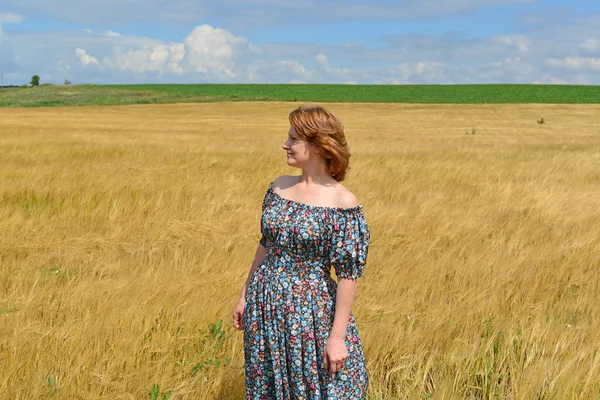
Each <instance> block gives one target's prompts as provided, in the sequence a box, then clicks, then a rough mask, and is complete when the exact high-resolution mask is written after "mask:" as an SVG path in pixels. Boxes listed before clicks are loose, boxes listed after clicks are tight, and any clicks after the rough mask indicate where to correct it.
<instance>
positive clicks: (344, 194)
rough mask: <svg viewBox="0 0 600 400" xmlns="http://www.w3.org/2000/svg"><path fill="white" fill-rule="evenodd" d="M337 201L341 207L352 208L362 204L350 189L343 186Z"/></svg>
mask: <svg viewBox="0 0 600 400" xmlns="http://www.w3.org/2000/svg"><path fill="white" fill-rule="evenodd" d="M337 202H338V204H339V205H340V207H344V208H352V207H356V206H359V205H360V202H359V201H358V199H357V198H356V196H355V195H354V193H352V192H351V191H350V190H348V189H346V188H345V187H343V186H342V187H341V188H340V189H339V191H338V195H337Z"/></svg>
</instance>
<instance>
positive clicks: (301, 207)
mask: <svg viewBox="0 0 600 400" xmlns="http://www.w3.org/2000/svg"><path fill="white" fill-rule="evenodd" d="M261 234H262V237H261V239H260V243H261V244H262V245H263V246H264V247H265V248H266V249H267V253H266V256H265V259H264V261H263V262H261V264H260V265H259V266H258V268H257V269H256V271H255V272H254V274H253V275H252V277H251V280H250V282H249V285H248V288H247V291H246V306H245V310H244V357H245V378H246V398H247V399H252V400H267V399H268V400H283V399H297V400H316V399H323V400H324V399H329V400H334V399H335V400H341V399H364V398H366V394H367V387H368V375H367V369H366V364H365V359H364V355H363V348H362V343H361V340H360V335H359V333H358V329H357V325H356V321H355V319H354V314H353V313H352V312H350V318H349V321H348V329H347V331H346V337H345V343H346V348H347V349H348V360H347V361H346V364H345V365H344V367H343V369H342V370H341V371H339V372H337V373H334V374H331V373H329V372H328V371H327V370H326V368H325V364H324V361H323V351H324V350H325V345H326V344H327V339H328V338H329V333H330V332H331V328H332V326H333V319H334V316H335V300H336V289H337V284H336V282H335V280H334V279H333V278H332V277H331V272H330V271H331V267H333V268H334V270H335V273H336V276H337V277H338V279H339V278H346V279H357V278H359V277H363V276H364V268H365V266H366V261H367V254H368V249H369V244H370V231H369V227H368V225H367V222H366V219H365V216H364V213H363V208H362V205H358V206H356V207H351V208H342V207H321V206H311V205H308V204H304V203H300V202H296V201H293V200H289V199H285V198H283V197H281V196H280V195H278V194H277V193H275V191H274V190H273V182H271V183H270V184H269V188H268V190H267V192H266V194H265V197H264V200H263V204H262V217H261Z"/></svg>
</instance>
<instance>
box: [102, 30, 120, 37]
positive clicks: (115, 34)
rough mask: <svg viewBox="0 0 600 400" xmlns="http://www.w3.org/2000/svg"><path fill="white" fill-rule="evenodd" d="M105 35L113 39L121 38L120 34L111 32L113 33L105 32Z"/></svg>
mask: <svg viewBox="0 0 600 400" xmlns="http://www.w3.org/2000/svg"><path fill="white" fill-rule="evenodd" d="M105 35H106V36H114V37H119V36H121V34H120V33H117V32H113V31H106V33H105Z"/></svg>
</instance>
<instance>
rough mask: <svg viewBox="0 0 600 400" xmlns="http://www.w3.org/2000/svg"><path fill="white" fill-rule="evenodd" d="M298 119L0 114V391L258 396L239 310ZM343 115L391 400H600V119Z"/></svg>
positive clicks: (384, 388)
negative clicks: (237, 320) (249, 376)
mask: <svg viewBox="0 0 600 400" xmlns="http://www.w3.org/2000/svg"><path fill="white" fill-rule="evenodd" d="M298 104H299V103H293V102H269V103H266V102H240V101H236V102H222V103H215V102H211V103H202V104H172V105H158V104H153V105H131V106H121V107H113V106H104V107H94V106H90V107H61V108H44V107H42V108H3V109H0V231H1V232H2V235H0V393H1V396H0V397H1V398H3V399H13V400H16V399H24V400H25V399H27V400H29V399H50V398H55V399H166V398H170V399H210V400H212V399H215V400H216V399H219V400H220V399H243V398H244V369H243V343H242V332H240V331H236V330H234V329H233V327H232V322H231V313H232V311H233V308H234V306H235V304H236V302H237V299H238V297H239V293H240V290H241V287H242V285H243V283H244V281H245V279H246V276H247V274H248V271H249V268H250V264H251V262H252V257H253V256H254V252H255V250H256V247H257V245H258V240H259V238H260V210H261V207H260V205H261V202H262V198H263V196H264V193H265V191H266V190H267V185H268V183H269V182H270V181H271V180H272V179H273V178H275V177H276V176H278V175H281V174H297V173H298V172H299V171H298V170H294V169H292V168H290V167H288V166H287V165H286V158H285V152H284V151H283V150H282V149H281V145H282V144H283V142H284V141H285V138H286V136H287V130H288V128H289V125H288V121H287V115H288V113H289V112H290V111H291V110H293V109H294V108H295V107H297V106H298ZM327 106H328V107H329V109H331V110H332V111H333V112H334V113H336V114H337V115H338V116H339V117H340V118H341V119H342V121H343V122H344V124H345V126H346V134H347V137H348V141H349V143H350V147H351V150H352V154H353V156H352V158H351V170H350V172H349V174H348V179H347V180H346V181H345V182H344V185H345V186H346V187H348V188H349V189H351V190H352V191H353V192H354V193H355V194H356V195H357V197H358V198H359V200H360V201H361V203H362V204H363V205H364V210H365V215H366V217H367V221H368V223H369V226H370V228H371V234H372V242H371V247H370V251H369V258H368V262H367V268H366V270H365V277H364V278H362V279H361V280H359V283H358V292H357V296H356V298H355V301H354V306H353V311H354V314H355V315H356V319H357V321H358V327H359V331H360V334H361V338H362V340H363V345H364V349H365V356H366V360H367V368H368V371H369V396H370V397H369V398H370V399H371V400H375V399H378V400H379V399H544V400H545V399H599V398H600V340H599V332H600V308H599V307H598V304H600V285H599V283H598V282H600V200H599V199H600V107H599V106H598V105H564V104H562V105H552V104H545V105H544V104H521V105H515V104H504V105H499V104H495V105H491V104H487V105H484V104H482V105H476V104H468V105H459V104H452V105H439V104H438V105H423V104H366V103H355V104H348V103H345V104H342V103H330V104H327ZM542 119H543V120H542ZM169 396H170V397H169Z"/></svg>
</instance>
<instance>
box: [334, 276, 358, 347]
mask: <svg viewBox="0 0 600 400" xmlns="http://www.w3.org/2000/svg"><path fill="white" fill-rule="evenodd" d="M356 287H357V280H356V279H344V278H339V279H338V284H337V293H336V300H335V316H334V318H333V327H332V328H331V334H330V335H329V337H335V338H340V339H344V338H345V337H346V331H347V330H348V321H349V320H350V311H351V310H352V303H353V302H354V296H355V295H356Z"/></svg>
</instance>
